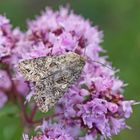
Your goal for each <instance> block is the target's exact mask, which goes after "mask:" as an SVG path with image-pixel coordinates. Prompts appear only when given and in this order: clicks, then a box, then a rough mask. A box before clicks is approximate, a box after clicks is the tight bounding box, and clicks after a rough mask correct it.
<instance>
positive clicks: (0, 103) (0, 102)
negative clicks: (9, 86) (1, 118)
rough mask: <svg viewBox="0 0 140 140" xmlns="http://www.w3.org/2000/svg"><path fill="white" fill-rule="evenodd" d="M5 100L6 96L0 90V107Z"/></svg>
mask: <svg viewBox="0 0 140 140" xmlns="http://www.w3.org/2000/svg"><path fill="white" fill-rule="evenodd" d="M7 100H8V98H7V96H6V95H5V94H4V93H3V92H2V91H0V108H2V107H3V106H4V104H5V103H6V102H7Z"/></svg>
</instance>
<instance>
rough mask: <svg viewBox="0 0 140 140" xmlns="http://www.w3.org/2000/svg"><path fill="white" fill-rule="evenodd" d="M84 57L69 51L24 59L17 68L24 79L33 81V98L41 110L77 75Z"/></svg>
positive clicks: (50, 103)
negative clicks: (56, 54) (57, 54)
mask: <svg viewBox="0 0 140 140" xmlns="http://www.w3.org/2000/svg"><path fill="white" fill-rule="evenodd" d="M84 65H85V59H84V58H83V57H82V56H80V55H78V54H76V53H74V52H69V53H66V54H63V55H59V56H52V57H50V56H49V57H41V58H36V59H31V60H24V61H22V62H20V63H19V70H20V71H21V73H22V74H23V76H24V77H25V79H26V80H29V81H32V82H35V95H34V100H35V101H36V103H37V106H38V107H39V109H40V110H41V111H42V112H47V111H48V110H49V109H50V108H51V107H53V106H54V105H55V104H56V103H57V101H58V100H59V99H60V98H61V97H62V96H63V95H64V93H65V92H66V91H67V90H68V87H69V86H70V85H72V84H73V83H74V82H75V81H76V80H77V79H78V78H79V77H80V74H81V72H82V70H83V67H84Z"/></svg>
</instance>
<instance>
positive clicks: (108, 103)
mask: <svg viewBox="0 0 140 140" xmlns="http://www.w3.org/2000/svg"><path fill="white" fill-rule="evenodd" d="M102 38H103V33H102V32H101V31H99V30H98V28H97V27H93V26H92V25H91V23H90V21H88V20H85V19H84V18H83V17H81V16H79V15H76V14H74V13H73V12H72V11H71V12H70V11H69V10H68V9H67V8H63V7H61V8H60V10H59V11H56V12H54V11H53V10H52V9H50V8H47V9H46V10H45V11H44V12H42V14H41V16H38V17H37V18H36V19H35V20H32V21H29V22H28V29H27V31H26V32H25V33H22V32H21V31H20V30H18V29H15V30H11V26H10V24H9V20H7V19H6V18H5V17H0V58H1V63H2V65H4V64H5V65H6V66H7V67H6V69H1V70H0V75H1V76H0V78H1V77H2V80H5V81H6V84H3V81H0V82H1V84H0V89H1V92H2V94H1V96H2V98H1V99H0V100H2V102H1V103H2V105H1V104H0V107H2V106H3V104H4V103H5V102H6V100H7V97H5V94H4V93H3V92H5V89H12V90H14V92H16V93H15V94H16V95H17V93H20V95H22V98H23V99H24V100H25V98H24V97H25V95H27V94H28V96H29V95H30V94H29V92H30V91H31V89H30V88H29V82H25V81H24V78H23V77H21V76H20V74H19V72H18V71H17V68H16V66H17V63H18V61H19V60H25V59H32V58H38V57H42V56H48V55H52V56H53V55H60V54H63V53H67V52H69V51H72V52H75V53H78V54H79V55H82V56H83V57H85V58H86V64H85V66H84V69H83V72H82V74H81V76H80V77H79V80H78V81H77V82H76V83H74V84H73V85H72V86H71V87H70V88H69V89H68V90H67V92H66V93H65V94H64V96H63V97H62V98H61V99H60V100H59V102H58V103H57V105H56V106H55V109H54V114H53V116H50V117H49V118H48V120H47V121H48V122H45V121H43V123H42V125H40V127H39V128H40V131H41V132H40V133H39V134H38V135H37V136H33V137H32V138H31V139H32V140H49V139H55V140H74V139H79V140H89V139H97V136H99V137H100V136H101V137H103V138H107V137H108V138H111V136H112V135H116V134H118V133H119V132H120V131H121V130H122V129H124V128H129V127H128V126H127V125H126V124H125V120H126V119H127V118H129V117H130V115H131V113H132V108H131V105H133V104H134V101H126V100H125V99H124V96H123V94H122V92H123V87H124V85H125V84H124V83H123V82H122V81H121V80H120V79H119V78H118V77H116V76H115V73H116V71H115V70H114V69H113V68H112V66H111V64H110V63H109V62H108V61H107V60H106V56H100V55H99V54H100V52H104V50H103V49H102V48H101V47H100V43H101V42H102ZM3 88H4V89H3ZM5 93H9V91H8V92H7V90H6V92H5ZM11 94H12V93H11ZM17 96H19V95H17ZM24 111H25V109H24ZM24 113H25V112H24ZM33 114H34V111H33ZM25 118H26V119H27V120H28V122H29V123H30V124H31V123H32V122H33V121H32V120H30V119H29V118H28V117H27V115H25ZM44 119H45V118H44ZM41 122H42V121H41ZM54 122H55V123H54ZM24 139H25V140H26V139H28V138H26V137H25V138H24Z"/></svg>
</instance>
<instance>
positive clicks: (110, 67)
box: [84, 47, 113, 70]
mask: <svg viewBox="0 0 140 140" xmlns="http://www.w3.org/2000/svg"><path fill="white" fill-rule="evenodd" d="M85 56H86V47H85V49H84V57H85ZM92 62H96V63H98V64H101V65H102V66H104V67H106V68H108V69H110V70H113V69H112V68H111V67H109V66H107V65H105V64H103V63H101V62H99V61H95V60H92Z"/></svg>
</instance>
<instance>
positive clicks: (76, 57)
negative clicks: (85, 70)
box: [67, 52, 86, 65]
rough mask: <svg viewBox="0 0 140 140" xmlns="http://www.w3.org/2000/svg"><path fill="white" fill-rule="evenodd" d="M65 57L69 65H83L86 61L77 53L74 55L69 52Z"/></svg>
mask: <svg viewBox="0 0 140 140" xmlns="http://www.w3.org/2000/svg"><path fill="white" fill-rule="evenodd" d="M67 56H68V57H67V58H68V61H69V62H70V63H71V64H72V63H73V64H77V65H85V61H86V59H85V58H84V57H83V56H81V55H79V54H77V53H74V52H69V53H68V55H67Z"/></svg>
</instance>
